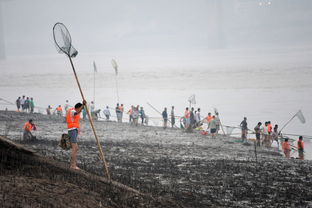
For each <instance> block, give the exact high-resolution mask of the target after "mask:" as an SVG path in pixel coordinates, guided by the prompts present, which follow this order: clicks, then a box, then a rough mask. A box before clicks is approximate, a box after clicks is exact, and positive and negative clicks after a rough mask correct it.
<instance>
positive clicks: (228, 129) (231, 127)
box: [224, 126, 235, 136]
mask: <svg viewBox="0 0 312 208" xmlns="http://www.w3.org/2000/svg"><path fill="white" fill-rule="evenodd" d="M224 127H225V132H226V135H228V136H230V135H231V134H232V133H233V130H234V129H235V127H233V126H224Z"/></svg>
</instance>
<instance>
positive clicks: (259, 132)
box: [254, 122, 262, 147]
mask: <svg viewBox="0 0 312 208" xmlns="http://www.w3.org/2000/svg"><path fill="white" fill-rule="evenodd" d="M261 125H262V123H261V122H258V124H257V125H256V126H255V128H254V130H255V133H256V142H257V146H258V147H260V139H261V137H260V136H261Z"/></svg>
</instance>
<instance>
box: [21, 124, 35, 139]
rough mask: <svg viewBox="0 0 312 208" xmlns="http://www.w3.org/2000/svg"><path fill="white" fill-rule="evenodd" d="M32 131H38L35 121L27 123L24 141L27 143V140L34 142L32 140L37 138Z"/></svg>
mask: <svg viewBox="0 0 312 208" xmlns="http://www.w3.org/2000/svg"><path fill="white" fill-rule="evenodd" d="M32 130H36V126H35V124H34V123H33V120H32V119H30V120H29V121H28V122H27V123H25V125H24V132H23V140H24V141H27V140H32V139H36V137H35V136H33V135H32V133H31V131H32Z"/></svg>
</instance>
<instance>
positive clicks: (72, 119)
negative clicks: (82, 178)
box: [66, 100, 87, 170]
mask: <svg viewBox="0 0 312 208" xmlns="http://www.w3.org/2000/svg"><path fill="white" fill-rule="evenodd" d="M86 104H87V102H86V101H85V100H83V102H82V104H81V103H77V104H76V105H75V107H74V108H70V109H69V110H68V111H67V113H66V123H67V130H68V136H69V139H70V143H71V153H70V163H69V168H71V169H74V170H79V169H80V168H78V166H77V152H78V144H77V142H78V140H77V139H78V135H79V133H80V126H79V120H80V113H81V111H82V109H83V108H84V107H85V106H86Z"/></svg>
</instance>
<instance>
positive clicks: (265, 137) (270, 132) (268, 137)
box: [240, 117, 304, 160]
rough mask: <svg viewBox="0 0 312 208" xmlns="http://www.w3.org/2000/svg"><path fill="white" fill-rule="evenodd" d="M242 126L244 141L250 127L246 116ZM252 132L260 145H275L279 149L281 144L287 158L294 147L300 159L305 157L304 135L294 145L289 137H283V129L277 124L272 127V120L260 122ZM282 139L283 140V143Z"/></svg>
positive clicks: (268, 146)
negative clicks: (279, 128)
mask: <svg viewBox="0 0 312 208" xmlns="http://www.w3.org/2000/svg"><path fill="white" fill-rule="evenodd" d="M240 127H241V131H242V136H241V138H242V141H247V134H248V131H249V129H248V124H247V118H246V117H244V120H243V121H242V122H241V123H240ZM251 132H252V133H255V135H256V145H257V146H258V147H260V146H265V147H267V148H270V147H273V148H274V149H276V150H278V149H279V147H280V146H281V147H282V150H283V153H284V155H285V157H286V158H290V152H291V150H292V149H293V150H295V151H297V152H298V156H299V159H301V160H303V159H304V142H303V137H302V136H299V138H298V141H296V143H297V147H296V146H293V145H291V144H290V143H289V138H287V137H285V138H284V137H283V135H282V133H281V131H279V130H278V125H277V124H275V125H274V128H273V127H272V124H271V121H266V122H264V125H262V122H258V124H257V125H256V126H255V127H254V131H251ZM280 139H281V140H282V143H281V144H280Z"/></svg>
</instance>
